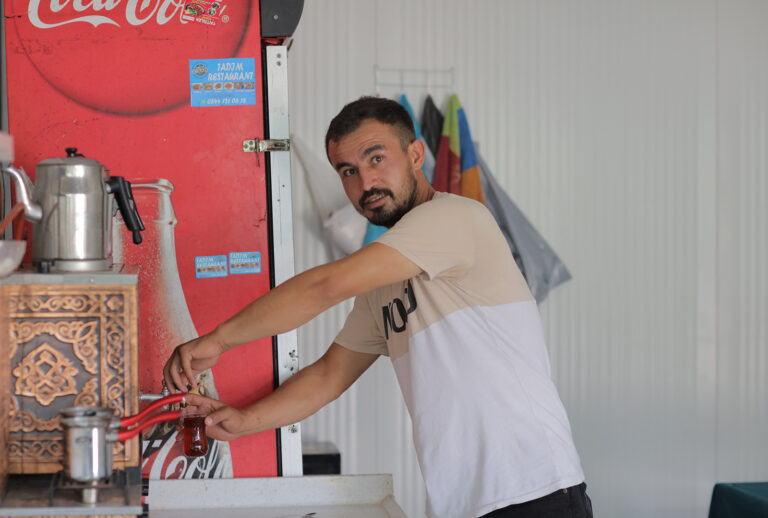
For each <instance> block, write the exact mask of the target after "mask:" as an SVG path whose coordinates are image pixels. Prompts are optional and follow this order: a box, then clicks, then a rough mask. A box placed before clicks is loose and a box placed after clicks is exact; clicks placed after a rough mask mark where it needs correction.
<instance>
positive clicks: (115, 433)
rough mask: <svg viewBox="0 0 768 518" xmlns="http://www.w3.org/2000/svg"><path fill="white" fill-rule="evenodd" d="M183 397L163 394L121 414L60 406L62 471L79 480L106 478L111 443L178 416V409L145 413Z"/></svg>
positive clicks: (109, 466)
mask: <svg viewBox="0 0 768 518" xmlns="http://www.w3.org/2000/svg"><path fill="white" fill-rule="evenodd" d="M184 397H185V395H184V394H174V395H172V396H168V397H164V398H162V399H159V400H157V401H155V402H154V403H152V404H151V405H149V406H148V407H147V408H146V409H145V410H144V411H143V412H141V413H139V414H136V415H134V416H129V417H123V418H120V417H118V416H116V415H115V413H114V411H113V410H112V409H110V408H105V407H87V406H79V407H71V408H66V409H64V410H62V411H61V426H62V428H63V430H64V448H65V455H64V460H65V462H64V474H65V475H66V476H67V477H69V478H71V479H72V480H76V481H78V482H85V483H97V482H101V481H103V480H106V479H107V478H109V477H110V475H112V447H113V446H114V443H115V442H116V441H121V442H123V441H127V440H128V439H130V438H132V437H133V436H134V435H136V434H138V433H139V432H140V431H142V430H144V429H145V428H147V427H148V426H151V425H153V424H155V423H160V422H163V421H173V420H174V419H178V418H179V416H180V415H181V410H172V411H168V412H162V413H159V414H155V415H153V416H151V417H148V416H149V415H150V414H152V413H153V412H154V411H155V410H157V409H159V408H161V407H163V406H165V405H171V404H174V403H179V402H181V401H183V400H184ZM147 417H148V418H147ZM145 418H146V419H145Z"/></svg>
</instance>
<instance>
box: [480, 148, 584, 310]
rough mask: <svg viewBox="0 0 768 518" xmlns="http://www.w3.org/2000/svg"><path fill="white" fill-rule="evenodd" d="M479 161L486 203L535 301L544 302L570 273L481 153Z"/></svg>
mask: <svg viewBox="0 0 768 518" xmlns="http://www.w3.org/2000/svg"><path fill="white" fill-rule="evenodd" d="M478 163H479V168H480V178H481V180H482V183H483V192H484V193H485V206H486V207H488V210H489V211H490V212H491V214H493V217H494V219H496V222H497V223H498V224H499V227H500V228H501V232H502V233H503V234H504V237H505V238H506V239H507V243H509V248H510V249H511V250H512V255H513V256H514V258H515V262H517V266H518V267H519V268H520V271H521V272H522V273H523V277H525V280H526V282H527V283H528V287H529V288H530V290H531V293H532V294H533V296H534V298H535V299H536V302H537V303H538V304H541V303H542V302H543V301H544V299H545V298H547V295H548V294H549V292H550V290H552V289H553V288H554V287H555V286H557V285H559V284H562V283H564V282H565V281H567V280H569V279H570V278H571V274H570V272H569V271H568V268H566V267H565V264H563V262H562V261H561V260H560V258H559V257H558V256H557V254H556V253H555V251H554V250H552V248H551V247H550V246H549V245H548V244H547V242H546V241H545V240H544V238H543V237H541V234H539V233H538V232H537V231H536V229H535V228H533V225H531V222H530V221H528V219H527V218H526V217H525V215H524V214H523V213H522V211H521V210H520V209H519V208H518V207H517V206H516V205H515V203H514V202H513V201H512V200H511V199H510V197H509V196H508V195H507V193H506V192H505V191H504V189H503V188H502V187H501V186H500V185H499V184H498V183H497V182H496V179H495V178H494V177H493V174H491V171H490V169H489V168H488V165H487V164H486V163H485V161H484V160H483V158H482V157H481V156H480V155H479V154H478Z"/></svg>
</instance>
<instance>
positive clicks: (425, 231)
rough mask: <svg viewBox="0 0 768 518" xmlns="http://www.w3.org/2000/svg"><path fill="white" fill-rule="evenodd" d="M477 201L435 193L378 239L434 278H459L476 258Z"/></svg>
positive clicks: (378, 241)
mask: <svg viewBox="0 0 768 518" xmlns="http://www.w3.org/2000/svg"><path fill="white" fill-rule="evenodd" d="M474 205H478V206H479V204H477V202H475V201H473V200H470V199H468V198H461V197H459V196H453V195H448V194H445V193H436V195H435V198H434V199H433V200H432V201H430V202H427V203H423V204H421V205H419V206H417V207H415V208H414V209H412V210H411V211H410V212H408V213H407V214H406V215H405V216H403V218H402V219H401V220H400V221H398V222H397V224H396V225H395V226H393V227H392V228H391V229H389V231H387V232H386V233H385V234H383V235H382V236H380V237H379V238H378V239H377V240H376V242H377V243H381V244H383V245H387V246H389V247H391V248H394V249H395V250H397V251H398V252H400V253H401V254H403V255H404V256H405V257H407V258H408V259H409V260H411V261H412V262H413V263H414V264H416V265H417V266H418V267H419V268H421V269H422V270H423V271H424V272H425V273H426V274H427V277H428V278H429V279H430V280H432V279H435V278H436V277H443V278H446V279H457V278H460V277H462V276H463V275H464V274H466V272H467V271H468V270H469V269H470V268H471V267H472V266H473V264H474V261H475V238H476V236H475V235H474V231H473V228H474V218H475V213H476V212H477V207H475V206H474Z"/></svg>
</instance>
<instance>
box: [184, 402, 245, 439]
mask: <svg viewBox="0 0 768 518" xmlns="http://www.w3.org/2000/svg"><path fill="white" fill-rule="evenodd" d="M184 413H190V414H205V415H207V417H206V418H205V434H206V435H207V436H208V437H211V438H213V439H217V440H219V441H231V440H233V439H237V438H238V437H242V436H243V435H247V434H248V433H250V431H249V430H248V423H247V414H246V413H245V412H244V411H242V410H237V409H236V408H232V407H231V406H228V405H225V404H224V403H222V402H221V401H217V400H215V399H211V398H207V397H205V396H200V395H198V394H189V395H188V396H187V406H186V407H185V408H184Z"/></svg>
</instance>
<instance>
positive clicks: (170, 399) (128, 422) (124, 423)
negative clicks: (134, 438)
mask: <svg viewBox="0 0 768 518" xmlns="http://www.w3.org/2000/svg"><path fill="white" fill-rule="evenodd" d="M185 397H186V394H184V393H180V394H173V395H172V396H166V397H164V398H162V399H158V400H157V401H155V402H154V403H152V404H151V405H149V406H148V407H147V408H145V409H144V410H143V411H141V412H139V413H138V414H136V415H132V416H127V417H123V418H122V419H120V428H126V427H128V426H133V425H135V424H136V423H138V422H139V421H141V420H142V419H144V418H145V417H146V416H147V415H148V414H150V413H152V412H154V411H155V410H156V409H158V408H160V407H162V406H165V405H172V404H174V403H181V402H182V401H184V398H185ZM166 421H167V419H166Z"/></svg>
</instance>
